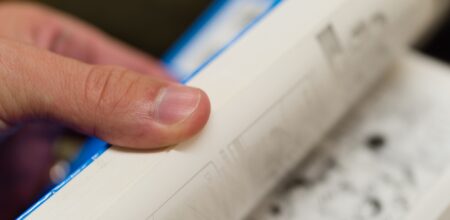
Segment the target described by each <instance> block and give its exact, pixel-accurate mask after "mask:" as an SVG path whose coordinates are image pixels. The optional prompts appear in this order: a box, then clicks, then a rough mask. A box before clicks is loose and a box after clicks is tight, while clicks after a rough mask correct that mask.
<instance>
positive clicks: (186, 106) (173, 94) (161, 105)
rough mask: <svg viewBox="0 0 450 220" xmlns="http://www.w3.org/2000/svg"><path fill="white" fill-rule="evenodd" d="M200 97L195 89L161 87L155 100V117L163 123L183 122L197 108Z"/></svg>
mask: <svg viewBox="0 0 450 220" xmlns="http://www.w3.org/2000/svg"><path fill="white" fill-rule="evenodd" d="M200 98H201V94H200V92H199V91H198V90H197V89H193V88H189V87H184V86H169V87H166V88H163V89H161V90H160V91H159V94H158V96H157V98H156V100H155V108H154V115H155V119H156V120H157V121H158V122H159V123H161V124H165V125H174V124H177V123H180V122H183V121H184V120H185V119H187V118H188V117H189V116H191V115H192V113H194V111H195V110H196V109H197V107H198V104H199V103H200Z"/></svg>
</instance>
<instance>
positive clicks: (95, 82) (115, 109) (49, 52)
mask: <svg viewBox="0 0 450 220" xmlns="http://www.w3.org/2000/svg"><path fill="white" fill-rule="evenodd" d="M0 82H1V83H2V85H1V86H0V136H3V137H8V140H7V141H6V142H5V144H6V145H7V146H0V165H3V166H2V167H3V169H0V182H2V184H5V181H6V182H8V181H7V180H6V179H5V178H4V176H2V175H4V174H1V173H2V171H4V170H7V171H9V172H10V173H14V172H13V171H11V170H14V169H15V168H23V169H22V170H21V172H22V174H19V177H20V176H21V175H22V177H23V179H22V181H18V183H19V185H20V184H22V185H23V187H25V188H26V187H28V188H32V189H28V191H27V192H26V193H23V191H20V190H19V191H17V193H18V195H16V197H18V198H21V197H23V198H26V197H27V196H30V195H29V194H33V193H32V191H33V192H34V191H36V189H35V188H36V187H35V185H36V184H35V182H36V179H38V177H37V176H39V175H37V174H36V172H34V173H33V171H31V170H33V169H35V170H40V171H42V170H45V169H43V168H42V167H46V166H47V165H46V164H42V163H40V161H43V159H44V158H45V157H48V152H47V151H49V150H47V151H44V152H46V153H42V149H46V148H45V147H43V146H47V145H48V138H47V137H46V135H36V132H38V133H44V134H47V133H48V132H47V130H52V131H53V130H55V129H54V127H55V125H53V124H48V123H44V124H43V125H35V124H33V125H28V123H27V122H30V121H36V120H39V121H42V120H45V121H55V122H59V123H62V124H63V125H65V126H68V127H70V128H73V129H75V130H77V131H80V132H82V133H85V134H88V135H94V136H97V137H99V138H101V139H103V140H105V141H107V142H109V143H111V144H113V145H118V146H124V147H132V148H139V149H144V148H146V149H148V148H158V147H163V146H168V145H172V144H175V143H178V142H180V141H182V140H185V139H187V138H189V137H191V136H192V135H194V134H196V133H197V132H199V131H200V130H201V129H202V128H203V126H204V125H205V123H206V121H207V119H208V116H209V111H210V106H209V101H208V98H207V96H206V94H205V93H204V92H202V91H201V90H199V89H195V88H190V87H186V86H182V85H180V84H178V83H176V82H174V81H173V80H172V79H171V78H170V77H169V76H168V75H167V74H166V73H165V72H164V70H163V68H161V67H160V64H159V63H158V62H157V61H155V60H154V59H152V58H151V57H148V56H146V55H144V54H142V53H140V52H138V51H136V50H134V49H132V48H129V47H127V46H125V45H124V44H122V43H120V42H117V41H116V40H114V39H112V38H110V37H108V36H106V35H104V34H102V33H100V32H99V31H97V30H96V29H95V28H93V27H90V26H88V25H86V24H83V23H82V22H80V21H78V20H77V19H75V18H72V17H69V16H66V15H63V14H61V13H59V12H56V11H53V10H51V9H48V8H45V7H43V6H38V5H35V4H30V3H26V4H24V3H22V4H19V3H3V4H0ZM19 127H20V129H18V128H19ZM44 128H45V129H46V130H45V131H43V130H42V129H44ZM56 130H57V129H56ZM30 131H31V133H32V135H30ZM12 132H16V133H15V134H14V135H13V136H11V135H10V134H11V133H12ZM50 133H54V132H50ZM19 134H20V137H21V138H18V136H17V135H19ZM24 136H25V137H27V138H25V139H24V138H22V137H24ZM47 136H48V135H47ZM11 137H12V138H11ZM33 140H34V141H35V142H33ZM5 149H8V150H5ZM39 149H41V151H39ZM11 152H13V155H14V156H13V157H10V156H5V155H8V154H7V153H9V154H11ZM33 152H34V153H33ZM39 152H40V153H39ZM27 153H28V154H29V153H33V154H34V156H35V157H37V158H34V159H32V161H27V159H26V158H25V155H26V154H27ZM17 158H21V160H19V161H18V160H16V159H17ZM24 158H25V159H24ZM15 163H21V165H20V164H19V165H15ZM31 168H33V169H31ZM30 173H31V174H32V175H28V174H30ZM33 175H34V177H29V176H33ZM6 176H7V175H6ZM33 184H34V185H33ZM6 185H8V184H6ZM10 185H17V184H16V183H13V184H10ZM8 186H9V185H8ZM31 186H33V187H31ZM0 187H1V185H0ZM13 191H14V190H13ZM9 192H10V193H14V192H11V191H9ZM1 193H2V191H1V189H0V197H3V199H0V206H2V205H5V204H2V203H3V202H5V203H8V204H10V205H11V201H8V200H5V198H6V197H5V196H2V195H1ZM20 193H21V194H20ZM34 193H35V192H34ZM25 194H26V195H25Z"/></svg>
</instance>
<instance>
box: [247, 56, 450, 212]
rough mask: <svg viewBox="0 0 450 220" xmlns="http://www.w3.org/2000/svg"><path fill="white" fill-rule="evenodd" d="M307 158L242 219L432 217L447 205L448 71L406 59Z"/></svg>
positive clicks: (449, 159)
mask: <svg viewBox="0 0 450 220" xmlns="http://www.w3.org/2000/svg"><path fill="white" fill-rule="evenodd" d="M375 136H377V137H378V138H381V139H382V141H381V142H380V141H378V142H379V143H378V145H377V146H375V147H374V146H373V145H374V144H373V143H372V144H371V143H369V142H371V140H372V139H373V138H374V137H375ZM372 142H373V141H372ZM308 160H309V161H307V162H306V163H304V164H301V165H300V166H299V167H298V168H296V169H295V170H294V171H293V172H292V173H291V174H290V175H289V177H288V178H287V180H285V181H284V182H283V183H282V184H280V186H279V187H278V190H277V191H276V192H274V193H273V194H272V195H271V196H270V198H268V199H267V200H266V201H265V202H264V203H263V204H261V206H260V207H259V208H258V209H257V210H256V211H254V213H253V215H252V216H251V217H249V219H257V220H296V219H314V220H343V219H345V220H360V219H364V220H402V219H407V220H413V219H414V220H437V217H438V216H439V215H440V213H442V212H443V211H444V210H445V208H446V207H447V206H448V205H449V204H450V178H449V177H450V176H449V175H450V174H445V173H446V170H449V171H450V67H449V66H448V65H445V64H442V63H440V62H437V61H434V60H432V59H431V58H428V57H423V56H419V55H416V54H408V55H407V56H405V57H404V58H403V60H402V61H401V62H399V64H398V66H397V68H396V69H395V71H393V72H392V73H390V74H389V75H387V77H386V78H385V79H384V80H383V81H382V82H381V83H380V85H379V86H378V87H377V89H376V90H375V91H373V92H372V93H370V94H369V95H368V96H367V97H366V98H365V99H364V100H363V102H362V103H361V104H359V105H358V106H357V107H356V108H354V109H352V111H351V112H350V113H349V114H348V116H347V117H346V118H345V119H344V120H343V121H342V122H341V123H339V124H338V125H337V126H336V128H335V129H334V130H333V131H332V132H331V133H330V135H328V136H327V138H325V139H324V140H323V141H321V144H319V147H318V148H316V149H315V151H314V152H313V154H312V155H311V156H310V157H308ZM447 172H448V171H447ZM442 176H446V177H444V178H442V180H439V179H441V177H442ZM439 182H440V183H439ZM428 194H430V195H428ZM274 207H275V208H274ZM274 209H276V210H275V211H276V213H275V212H274V211H273V210H274ZM408 216H411V218H407V217H408ZM444 219H449V218H448V217H447V218H445V217H444V218H442V219H439V220H444Z"/></svg>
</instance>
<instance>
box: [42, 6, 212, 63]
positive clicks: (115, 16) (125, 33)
mask: <svg viewBox="0 0 450 220" xmlns="http://www.w3.org/2000/svg"><path fill="white" fill-rule="evenodd" d="M39 2H42V3H45V4H47V5H50V6H53V7H55V8H58V9H60V10H63V11H65V12H67V13H70V14H72V15H75V16H77V17H79V18H81V19H83V20H85V21H87V22H89V23H92V24H94V25H96V26H97V27H100V28H101V29H102V30H104V31H106V32H107V33H109V34H111V35H113V36H115V37H116V38H119V39H121V40H123V41H126V42H128V43H129V44H132V45H134V46H135V47H137V48H139V49H141V50H144V51H146V52H148V53H150V54H152V55H154V56H161V55H162V54H163V53H164V51H165V50H166V49H167V48H168V47H169V46H170V45H171V44H172V43H173V42H174V41H175V40H176V39H177V38H178V37H179V36H180V35H181V34H182V33H183V32H184V31H185V29H186V28H187V27H189V25H190V24H191V23H192V22H193V21H194V20H195V19H196V18H197V17H198V15H199V14H200V13H201V12H202V11H203V10H204V9H205V8H206V7H207V6H208V5H209V4H210V3H211V2H212V0H125V1H123V0H71V1H70V0H64V1H63V0H40V1H39Z"/></svg>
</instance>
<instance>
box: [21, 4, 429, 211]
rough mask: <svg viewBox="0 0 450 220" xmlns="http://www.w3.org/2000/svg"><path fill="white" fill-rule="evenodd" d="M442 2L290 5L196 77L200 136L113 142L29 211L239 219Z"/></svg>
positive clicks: (334, 120)
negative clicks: (162, 143) (150, 144)
mask: <svg viewBox="0 0 450 220" xmlns="http://www.w3.org/2000/svg"><path fill="white" fill-rule="evenodd" d="M433 3H434V2H433V1H423V0H396V1H391V0H384V1H381V0H365V1H360V0H336V1H327V0H320V1H314V2H313V1H310V2H304V1H289V0H287V1H285V2H283V3H282V4H281V5H280V6H278V8H277V9H276V10H275V11H274V12H273V13H272V14H271V15H270V16H268V17H267V18H266V19H264V20H263V21H262V22H261V23H260V24H258V25H256V27H254V28H253V29H252V30H251V31H250V32H249V33H247V34H246V35H245V36H244V37H243V38H242V39H240V40H239V41H238V42H237V43H236V44H235V45H233V46H232V47H231V48H230V49H228V50H227V51H225V52H224V53H223V54H222V55H221V56H220V57H219V58H218V59H217V60H215V61H214V62H213V63H211V64H210V65H209V66H208V67H206V68H205V69H204V70H203V71H202V72H201V73H200V74H199V75H198V76H196V77H195V78H194V79H193V80H192V81H191V82H190V85H192V86H197V87H200V88H202V89H204V90H205V91H206V92H207V93H208V94H209V96H210V98H211V101H212V102H211V104H212V116H211V119H210V122H209V123H208V125H207V127H206V128H205V130H204V131H203V132H202V133H201V134H200V135H199V136H198V137H196V138H195V139H193V140H191V141H189V142H186V143H183V144H180V145H179V146H177V147H175V148H173V149H170V150H167V151H163V152H134V151H127V150H123V149H118V148H112V149H109V150H108V151H107V152H105V153H104V154H103V155H101V156H100V157H99V158H98V159H97V160H95V161H94V162H93V163H92V164H91V165H90V166H89V167H87V168H86V169H85V170H84V171H83V172H81V173H80V174H78V176H76V177H75V178H74V179H73V180H71V181H70V182H69V183H68V184H67V185H65V186H64V187H63V188H62V189H60V190H59V191H58V192H56V193H55V195H53V196H52V197H50V198H49V199H48V200H47V201H46V202H45V203H44V204H43V205H41V206H40V207H38V208H37V209H36V210H35V211H34V212H32V213H31V214H30V217H32V218H36V219H49V218H57V219H153V220H156V219H158V220H159V219H187V220H189V219H196V220H197V219H227V220H228V219H240V218H241V217H243V216H244V215H246V214H247V213H248V211H249V210H250V209H251V208H252V207H253V206H254V205H255V204H256V203H257V202H258V201H259V200H260V198H261V197H262V196H263V195H264V194H265V193H266V192H267V191H268V190H269V189H270V188H272V187H273V186H274V184H275V183H276V182H277V181H278V179H279V178H280V177H281V176H282V175H283V174H284V173H285V172H286V171H287V170H288V169H289V168H291V167H292V166H293V165H294V164H296V162H297V161H298V160H299V159H300V158H301V157H302V156H303V155H304V154H305V153H306V152H307V151H308V150H309V149H310V148H311V147H312V146H314V144H315V143H316V142H318V141H319V140H320V138H321V137H322V135H323V134H324V133H325V132H326V131H327V130H328V129H329V128H330V127H331V126H332V125H333V124H334V123H335V122H336V121H337V120H338V119H339V118H340V117H341V116H342V115H343V114H344V112H345V111H346V110H347V109H348V108H349V107H350V106H351V105H352V103H353V102H354V101H355V100H356V99H357V98H358V97H359V96H360V95H362V94H363V93H364V91H366V90H368V88H370V87H371V85H372V84H373V83H374V82H376V81H377V79H378V78H379V76H380V75H382V73H383V72H384V69H385V68H386V67H387V66H388V65H389V63H390V62H392V61H394V60H395V59H394V57H393V52H392V51H391V49H392V48H393V47H394V45H392V42H395V41H394V40H395V39H400V42H402V43H398V42H396V46H402V44H403V43H404V42H407V41H410V40H412V39H413V38H415V37H416V36H417V35H418V34H419V33H420V32H421V30H422V29H423V28H424V27H426V26H427V25H428V22H430V21H431V18H432V16H431V15H433V14H434V13H433V9H434V8H433ZM410 13H414V15H415V16H413V17H410V16H409V14H410ZM406 16H407V17H406Z"/></svg>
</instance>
